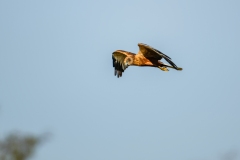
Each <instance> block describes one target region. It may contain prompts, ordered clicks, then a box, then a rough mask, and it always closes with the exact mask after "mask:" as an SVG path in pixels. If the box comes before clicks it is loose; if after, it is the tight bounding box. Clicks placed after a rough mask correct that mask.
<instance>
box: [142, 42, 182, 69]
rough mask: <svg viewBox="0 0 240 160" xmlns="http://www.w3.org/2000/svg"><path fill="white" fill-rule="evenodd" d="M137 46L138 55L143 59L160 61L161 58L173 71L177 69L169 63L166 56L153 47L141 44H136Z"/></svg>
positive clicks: (169, 59) (169, 60) (168, 58)
mask: <svg viewBox="0 0 240 160" xmlns="http://www.w3.org/2000/svg"><path fill="white" fill-rule="evenodd" d="M138 46H139V51H140V54H142V55H143V56H144V57H146V58H154V59H157V60H161V59H162V58H164V59H165V60H166V61H167V62H168V63H169V64H171V65H172V66H173V67H174V68H175V69H178V67H177V65H176V64H174V63H173V62H172V61H171V58H170V57H168V56H167V55H166V54H163V53H162V52H160V51H159V50H157V49H155V48H153V47H150V46H149V45H146V44H143V43H138Z"/></svg>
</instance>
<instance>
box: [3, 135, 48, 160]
mask: <svg viewBox="0 0 240 160" xmlns="http://www.w3.org/2000/svg"><path fill="white" fill-rule="evenodd" d="M44 139H45V136H34V135H22V134H19V133H11V134H9V135H8V136H7V137H5V138H4V139H3V140H0V160H27V159H29V158H30V157H31V156H32V155H33V154H34V152H35V150H36V148H37V146H38V145H39V144H40V143H41V142H42V141H43V140H44Z"/></svg>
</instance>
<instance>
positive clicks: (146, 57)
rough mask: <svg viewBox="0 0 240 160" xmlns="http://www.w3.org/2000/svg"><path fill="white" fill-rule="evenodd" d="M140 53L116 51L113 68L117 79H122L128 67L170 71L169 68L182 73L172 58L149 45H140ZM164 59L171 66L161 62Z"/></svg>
mask: <svg viewBox="0 0 240 160" xmlns="http://www.w3.org/2000/svg"><path fill="white" fill-rule="evenodd" d="M138 46H139V51H138V53H137V54H134V53H131V52H127V51H123V50H116V51H115V52H113V53H112V59H113V67H114V68H115V71H114V74H115V76H116V75H117V77H118V78H119V77H122V72H124V70H125V69H126V68H127V67H128V66H148V67H157V68H159V69H161V70H162V71H168V69H167V67H168V68H173V69H176V70H178V71H181V70H182V68H179V67H177V66H176V65H175V64H174V63H173V62H172V60H171V58H170V57H168V56H167V55H165V54H163V53H162V52H160V51H159V50H157V49H155V48H152V47H150V46H149V45H146V44H143V43H138ZM162 58H164V59H165V60H166V61H167V62H168V63H169V64H170V65H167V64H164V63H163V62H161V61H159V60H161V59H162Z"/></svg>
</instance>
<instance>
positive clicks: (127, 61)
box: [124, 57, 133, 66]
mask: <svg viewBox="0 0 240 160" xmlns="http://www.w3.org/2000/svg"><path fill="white" fill-rule="evenodd" d="M124 63H125V65H127V66H130V65H131V64H132V63H133V59H132V58H131V57H127V58H126V59H125V60H124Z"/></svg>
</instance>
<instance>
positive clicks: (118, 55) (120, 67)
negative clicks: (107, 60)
mask: <svg viewBox="0 0 240 160" xmlns="http://www.w3.org/2000/svg"><path fill="white" fill-rule="evenodd" d="M130 54H132V53H129V52H126V51H123V50H116V51H115V52H113V54H112V59H113V67H114V68H115V71H114V75H115V76H116V75H117V77H121V76H122V72H124V70H126V69H127V67H128V65H126V64H125V63H124V60H125V58H126V57H127V56H128V55H130Z"/></svg>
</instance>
